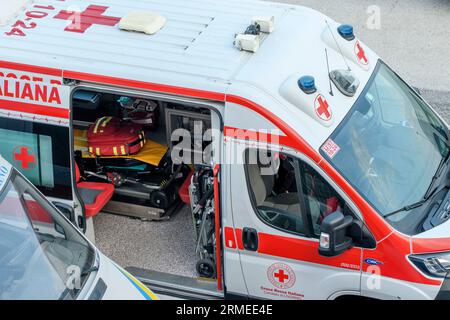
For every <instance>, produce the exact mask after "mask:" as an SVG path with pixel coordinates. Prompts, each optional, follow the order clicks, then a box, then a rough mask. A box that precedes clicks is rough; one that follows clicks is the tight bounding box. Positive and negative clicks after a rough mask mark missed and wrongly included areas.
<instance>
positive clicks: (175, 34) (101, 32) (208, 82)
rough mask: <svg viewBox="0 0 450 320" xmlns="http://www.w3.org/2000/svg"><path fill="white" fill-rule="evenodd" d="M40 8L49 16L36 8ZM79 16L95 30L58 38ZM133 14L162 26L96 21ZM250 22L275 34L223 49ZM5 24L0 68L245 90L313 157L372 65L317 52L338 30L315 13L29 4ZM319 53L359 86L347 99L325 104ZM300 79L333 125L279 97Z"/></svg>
mask: <svg viewBox="0 0 450 320" xmlns="http://www.w3.org/2000/svg"><path fill="white" fill-rule="evenodd" d="M26 1H27V0H24V2H26ZM49 6H51V7H52V9H43V8H46V7H47V8H50V7H49ZM0 7H1V3H0ZM87 9H89V12H88V13H89V14H90V15H91V16H96V17H95V18H92V17H90V18H89V17H88V20H92V19H94V20H95V21H96V22H98V23H95V24H92V25H91V24H90V23H88V24H87V25H82V26H81V29H83V30H82V32H73V31H67V30H66V28H68V26H69V25H70V24H71V23H72V20H70V19H72V18H71V17H70V15H68V13H67V12H64V10H66V11H71V12H73V11H78V12H79V11H81V12H86V10H87ZM136 10H137V11H151V12H156V13H159V14H161V15H163V16H164V17H165V18H166V19H167V23H166V25H165V26H164V27H163V28H162V29H161V30H160V31H159V32H157V33H156V34H154V35H147V34H144V33H136V32H129V31H123V30H120V29H119V27H118V23H116V24H115V25H113V26H111V25H109V26H106V25H102V24H99V23H103V24H108V21H106V22H105V20H104V19H103V18H102V19H103V20H102V19H100V20H98V19H99V18H98V16H99V15H104V16H107V17H109V18H107V20H108V19H113V20H114V19H119V18H121V17H123V16H125V15H126V14H127V13H129V12H131V11H136ZM0 11H1V10H0ZM40 15H41V16H42V17H39V16H40ZM254 16H263V17H270V16H274V17H275V30H274V32H273V33H272V34H269V35H264V41H263V42H262V44H261V47H260V49H259V51H258V52H256V53H250V52H245V51H239V50H238V49H236V48H235V47H234V45H233V41H234V37H235V34H236V33H240V32H244V31H245V29H246V28H247V27H248V26H249V25H250V23H251V19H252V17H254ZM27 19H29V20H27ZM9 20H10V21H9V22H8V24H7V25H5V26H0V62H1V61H8V62H17V63H22V64H30V65H37V66H45V67H50V68H56V69H60V70H61V69H62V70H63V72H64V71H75V72H81V73H87V74H94V75H104V76H110V77H117V78H120V79H128V80H138V81H145V82H151V83H158V84H167V85H172V86H178V87H183V88H193V89H200V90H209V91H214V92H218V93H223V94H227V93H234V92H240V93H241V96H242V95H243V96H244V97H245V95H246V92H245V91H246V90H253V91H255V90H256V91H258V92H263V93H264V94H265V95H266V96H269V97H270V98H271V99H273V101H274V102H273V103H272V104H270V105H265V107H267V108H270V109H271V110H270V111H271V112H273V113H275V114H277V115H278V116H279V117H280V118H281V119H283V121H285V122H286V123H287V124H288V125H290V126H291V127H292V128H294V129H295V130H297V131H298V132H299V133H300V134H301V135H302V136H303V137H304V138H305V140H306V141H307V142H308V143H309V144H310V145H311V146H313V148H315V149H318V148H319V147H320V145H321V144H322V143H323V142H324V141H325V140H326V138H327V137H328V136H329V135H330V134H331V132H332V131H333V130H334V129H335V128H336V126H337V125H338V124H339V123H340V122H341V120H342V119H343V118H344V116H345V115H346V114H347V113H348V111H349V109H350V107H351V106H352V105H353V104H354V102H355V100H356V98H357V96H358V94H359V93H360V91H361V89H362V88H363V87H364V86H365V84H366V83H367V81H368V79H369V78H370V75H371V74H372V72H373V69H374V67H375V65H376V61H377V60H378V57H377V56H376V55H375V54H374V53H373V52H372V51H370V49H368V48H365V49H366V55H367V57H368V58H369V60H370V61H371V63H370V64H369V65H368V66H367V67H364V68H363V67H361V65H358V63H357V61H355V60H354V59H353V60H352V58H354V57H346V58H345V59H343V57H342V55H341V51H342V50H340V48H339V47H338V48H339V50H338V49H337V48H336V46H335V42H332V43H330V42H329V41H328V43H327V42H326V41H324V37H323V35H324V33H326V32H328V31H330V32H331V29H333V30H336V26H338V25H339V24H336V23H335V22H334V21H333V20H332V19H330V18H328V17H326V16H324V15H322V14H321V13H319V12H317V11H314V10H312V9H309V8H305V7H301V6H293V5H286V4H280V3H271V2H265V1H256V0H227V1H219V0H190V1H184V0H171V1H167V0H139V1H122V0H96V1H94V2H92V1H87V0H80V1H78V0H66V1H53V0H36V1H33V2H30V3H29V4H28V5H26V6H25V7H24V8H22V9H18V10H17V14H16V16H14V17H13V18H11V19H9ZM16 21H21V22H19V25H20V26H22V27H20V28H19V29H20V31H21V32H23V33H24V35H17V30H14V28H15V27H14V25H16V26H17V22H16ZM114 21H115V20H114ZM83 22H86V20H83ZM116 22H117V21H116ZM31 23H33V27H32V28H31V27H30V26H31V25H30V24H31ZM327 23H328V25H329V26H330V27H328V25H327ZM23 25H26V26H28V28H24V27H23ZM327 30H328V31H327ZM7 34H10V35H9V36H8V35H7ZM330 34H331V33H330ZM330 39H331V38H330ZM338 40H339V41H341V40H342V39H338ZM325 49H327V51H328V57H329V65H330V67H331V68H332V69H346V68H347V65H348V66H349V67H350V68H351V69H352V71H353V72H354V74H355V75H356V76H357V78H358V79H359V80H360V82H361V85H360V91H359V92H358V94H357V95H356V96H355V97H354V98H348V97H345V96H343V95H342V94H340V93H339V92H338V91H337V89H336V88H335V94H334V95H331V94H330V93H329V87H330V83H329V78H328V71H327V63H326V56H325ZM350 54H352V53H350ZM0 65H1V64H0ZM301 75H312V76H314V77H315V79H316V85H317V87H318V88H319V89H320V90H319V91H320V93H321V94H322V95H323V96H324V98H326V99H327V101H328V103H329V105H331V106H332V108H333V117H334V119H333V122H330V124H327V125H324V123H321V122H320V121H319V120H320V119H317V118H315V117H314V114H313V112H309V111H310V110H307V109H306V110H305V108H302V107H301V106H299V105H298V103H297V102H296V101H293V100H292V99H288V98H287V97H286V95H283V94H282V91H283V90H282V86H283V84H284V83H285V82H286V80H287V79H288V78H289V77H293V76H294V77H300V76H301ZM239 88H240V89H239ZM297 89H298V88H295V89H293V90H297ZM293 94H297V92H294V93H293ZM253 96H257V94H253ZM246 98H252V97H246ZM294 100H295V99H294ZM309 107H312V108H313V106H307V108H309ZM311 114H312V115H311Z"/></svg>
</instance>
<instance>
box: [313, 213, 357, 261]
mask: <svg viewBox="0 0 450 320" xmlns="http://www.w3.org/2000/svg"><path fill="white" fill-rule="evenodd" d="M352 223H353V218H352V217H351V216H344V214H343V213H342V212H339V211H337V212H334V213H332V214H330V215H328V216H327V217H326V218H325V219H324V220H323V221H322V225H321V226H320V245H319V254H320V255H322V256H325V257H335V256H338V255H340V254H341V253H342V252H344V251H345V250H347V249H349V248H350V247H351V246H352V245H353V241H352V238H350V237H347V235H346V232H347V228H348V227H350V226H351V224H352Z"/></svg>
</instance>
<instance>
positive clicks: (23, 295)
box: [0, 173, 95, 300]
mask: <svg viewBox="0 0 450 320" xmlns="http://www.w3.org/2000/svg"><path fill="white" fill-rule="evenodd" d="M94 262H95V251H94V250H93V249H92V248H91V247H90V245H89V244H88V242H87V241H86V240H85V239H84V238H83V237H82V236H81V235H80V234H79V233H78V232H77V231H76V230H75V228H74V227H73V226H72V225H71V224H70V223H69V222H68V221H67V220H65V219H64V218H63V217H62V216H60V214H59V213H58V212H57V211H55V210H54V209H53V207H52V206H51V205H49V203H48V202H47V201H46V200H45V199H44V198H42V197H41V196H40V194H38V193H37V192H36V190H35V189H34V188H33V187H31V186H30V184H29V183H28V182H27V181H25V179H23V178H22V177H21V176H20V175H19V174H17V173H13V175H12V177H11V180H10V181H9V182H8V184H7V185H6V187H5V189H4V191H3V192H2V193H1V194H0V299H7V300H11V299H14V300H23V299H26V300H29V299H33V300H36V299H45V300H47V299H72V298H75V297H76V295H77V294H78V292H79V290H81V288H82V285H83V282H84V281H85V280H86V279H85V278H86V276H83V270H88V269H89V268H91V267H92V264H93V263H94Z"/></svg>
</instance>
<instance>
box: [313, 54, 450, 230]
mask: <svg viewBox="0 0 450 320" xmlns="http://www.w3.org/2000/svg"><path fill="white" fill-rule="evenodd" d="M447 140H448V136H447V127H446V125H445V124H444V123H443V122H442V121H441V120H440V119H439V118H438V117H437V116H436V115H435V114H434V113H433V111H432V110H431V109H430V108H429V107H428V106H427V105H426V103H425V102H423V100H422V99H421V98H420V97H419V96H418V95H417V94H416V92H415V91H414V90H412V89H411V88H409V87H408V86H407V85H406V84H405V83H404V82H403V81H402V80H401V79H400V78H399V77H398V76H397V75H396V74H395V73H394V72H393V71H392V70H390V69H389V68H388V67H387V66H386V65H385V64H384V63H382V62H381V61H380V62H379V63H378V65H377V68H376V70H375V72H374V75H373V76H372V78H371V80H370V81H369V83H368V85H367V86H366V88H365V89H364V91H363V92H362V94H361V96H360V97H359V98H358V100H357V102H356V103H355V105H354V106H353V108H352V109H351V111H350V113H349V114H348V115H347V117H346V118H345V119H344V121H343V122H342V123H341V124H340V125H339V127H338V128H337V129H336V131H335V132H334V133H333V134H332V136H331V137H330V139H329V140H328V141H327V142H326V143H325V144H324V145H323V146H322V148H321V153H322V154H323V155H324V156H325V157H326V158H327V159H329V160H330V162H331V163H332V165H333V166H334V167H335V168H336V169H337V170H338V171H339V172H340V173H341V174H342V175H343V176H344V177H345V178H346V179H347V181H349V182H350V183H351V184H352V185H353V186H354V187H355V188H356V190H358V191H359V193H360V194H361V195H362V196H363V197H364V198H365V199H366V200H367V201H368V202H369V203H370V204H371V205H372V206H373V207H374V208H375V209H376V210H377V211H378V212H379V213H380V214H381V215H382V216H386V215H388V214H389V213H392V212H394V211H396V210H401V209H402V208H404V207H405V206H408V205H411V204H414V203H417V202H419V201H421V200H422V199H423V198H424V196H425V194H426V193H427V190H428V188H429V187H430V184H431V182H432V180H433V176H434V175H435V174H436V171H437V169H438V167H439V164H440V162H441V159H442V158H443V157H445V156H446V155H447V153H448V146H447ZM409 213H410V212H408V210H402V211H401V212H400V213H399V214H398V215H392V216H390V217H389V219H392V221H393V222H396V221H399V220H401V219H404V218H405V217H406V216H407V215H408V214H409Z"/></svg>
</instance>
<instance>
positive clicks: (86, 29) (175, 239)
mask: <svg viewBox="0 0 450 320" xmlns="http://www.w3.org/2000/svg"><path fill="white" fill-rule="evenodd" d="M2 5H3V6H5V4H4V2H3V4H2ZM0 23H1V27H0V37H1V40H0V77H1V78H0V153H1V154H2V155H3V157H5V158H6V159H7V160H8V161H9V162H11V163H12V164H13V165H14V166H15V167H17V169H18V170H19V171H20V172H21V173H22V174H24V175H25V176H26V177H27V178H28V179H29V180H30V181H31V182H32V183H33V184H34V185H35V186H36V187H37V188H38V189H39V190H40V191H41V192H42V193H43V194H44V195H45V196H46V197H47V198H48V199H49V200H50V201H52V202H56V203H58V205H59V208H60V209H61V210H63V209H64V210H65V212H66V213H67V217H69V218H70V220H71V221H72V222H73V223H74V224H75V226H76V227H78V228H79V229H80V230H81V231H83V232H85V234H86V235H87V237H88V238H89V239H90V240H91V241H92V242H93V243H94V241H97V242H98V243H99V244H100V243H102V244H103V245H105V239H102V240H101V241H99V239H100V238H101V237H102V234H104V233H105V232H106V231H108V230H106V229H102V225H101V224H98V223H97V222H98V220H99V219H104V218H105V219H106V217H107V215H111V214H113V215H121V216H126V217H128V218H127V219H136V218H138V219H139V220H137V221H139V223H142V224H143V225H144V224H152V223H155V222H154V220H158V221H159V222H157V223H156V224H155V228H169V229H170V226H176V225H177V224H173V225H172V224H169V221H171V219H174V220H175V219H179V218H180V217H184V214H188V215H189V214H190V215H192V220H193V222H194V226H195V228H194V229H195V235H196V241H195V243H193V244H192V248H191V250H192V252H196V253H198V263H197V265H196V266H194V268H195V270H196V272H197V274H196V275H191V276H186V275H184V274H181V273H180V274H173V273H170V272H169V273H168V272H164V270H152V268H151V267H150V268H149V266H148V265H145V264H146V263H145V261H144V262H142V264H141V265H125V266H126V267H128V268H126V269H127V271H128V272H129V273H131V274H133V275H134V276H136V278H138V279H139V280H140V281H142V282H143V283H144V284H146V285H147V286H148V287H149V288H151V289H152V290H154V291H155V293H157V294H166V295H172V296H173V297H181V298H196V299H202V298H205V299H223V298H257V299H295V300H302V299H340V298H348V297H365V298H373V299H448V298H449V297H450V279H449V276H448V272H449V271H450V221H449V218H450V193H449V186H450V184H449V183H450V182H449V177H450V175H449V166H448V157H449V154H450V150H449V137H450V136H449V135H450V133H449V130H448V125H447V124H446V123H445V122H444V120H443V119H442V118H441V117H440V116H439V115H438V114H437V113H436V112H435V111H434V110H433V109H432V108H431V107H430V106H429V105H428V104H427V103H426V102H425V101H424V100H423V98H422V97H421V96H420V94H419V93H418V92H417V90H415V89H414V88H412V87H411V86H409V85H408V84H407V83H406V82H405V81H403V80H402V78H401V77H400V76H399V75H398V74H397V73H396V72H395V71H393V70H392V69H391V68H390V67H389V66H388V65H387V64H386V63H385V62H384V61H383V60H382V59H381V58H380V57H378V56H377V55H376V53H374V52H373V51H372V50H371V49H370V48H369V47H367V46H366V45H365V44H364V43H363V42H362V41H361V40H359V38H358V37H357V30H354V29H353V27H352V26H351V25H348V24H346V23H340V22H336V21H334V20H333V19H331V18H329V17H327V16H325V15H323V14H321V13H319V12H316V11H314V10H312V9H309V8H305V7H301V6H295V5H290V4H280V3H272V2H260V1H254V0H230V1H213V0H191V1H181V0H171V1H166V0H140V1H126V2H124V1H119V0H96V1H90V0H79V1H77V0H60V1H57V0H35V1H28V0H19V1H15V2H14V3H13V4H9V3H8V5H6V7H5V8H2V10H0ZM137 114H139V116H138V115H137ZM112 119H115V120H112ZM117 119H119V120H117ZM111 121H113V122H114V121H121V122H117V123H122V124H123V125H129V124H130V123H131V122H133V123H134V124H136V123H139V124H141V125H142V128H143V133H142V134H141V136H140V139H141V140H139V141H140V142H139V143H142V145H141V146H140V147H142V149H141V150H140V151H139V153H136V154H134V152H133V154H131V152H129V151H127V150H128V149H126V148H125V146H127V145H126V144H123V145H121V146H118V147H115V149H114V148H113V151H114V154H112V155H109V156H104V154H103V153H102V152H103V151H102V150H101V148H100V147H96V146H93V145H92V144H91V142H92V141H90V140H89V137H88V134H89V132H90V130H93V131H94V132H101V131H102V130H103V129H104V128H106V127H107V126H108V125H109V124H110V123H111ZM144 136H145V137H144ZM111 138H117V137H115V136H114V135H112V136H111ZM180 144H181V146H180ZM133 146H135V144H134V145H133ZM122 147H123V148H122ZM161 177H162V178H161ZM155 181H156V182H155ZM183 201H184V202H185V203H186V205H183ZM186 208H187V209H186ZM111 216H112V215H111ZM149 220H152V221H149ZM120 221H124V223H123V224H121V223H116V224H110V225H109V228H110V229H111V230H115V231H114V232H112V234H113V235H112V237H110V239H109V242H108V243H107V246H108V247H109V248H120V247H122V246H125V245H126V243H125V242H124V241H123V240H120V241H119V239H118V238H114V234H115V233H117V234H119V233H121V234H123V233H125V234H126V232H128V229H122V228H127V227H126V225H125V224H126V221H128V220H120ZM133 221H136V220H133ZM179 227H180V228H181V227H182V226H179ZM111 230H110V231H111ZM135 230H136V229H129V233H130V236H131V233H133V232H138V234H137V235H136V234H134V235H133V236H135V237H137V238H138V239H139V241H137V242H136V243H135V244H134V247H133V248H134V249H133V251H134V252H139V253H141V254H142V255H143V256H144V255H145V254H150V255H152V256H156V257H158V259H163V258H164V255H165V253H167V252H169V251H170V249H171V247H170V246H172V245H173V246H175V245H178V244H179V243H182V241H185V240H186V239H179V238H180V237H182V235H183V233H182V232H180V230H179V229H176V228H174V227H172V229H170V231H168V235H167V237H160V241H158V240H156V241H155V240H154V239H153V238H152V239H153V240H152V241H151V242H150V241H146V239H147V237H150V236H151V235H149V234H147V233H142V234H140V233H139V231H135ZM110 233H111V232H110ZM166 238H169V240H170V241H171V242H167V239H166ZM186 241H187V240H186ZM168 243H169V244H168ZM127 254H128V253H127ZM112 259H114V257H112ZM124 263H125V264H126V263H127V261H125V262H124ZM124 263H121V264H124ZM186 265H187V262H186V263H183V262H180V261H179V260H177V259H175V258H173V259H172V260H170V261H168V262H167V263H166V266H167V269H169V267H173V266H177V267H178V268H179V269H177V270H181V269H182V268H184V267H186ZM175 273H176V272H175Z"/></svg>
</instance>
